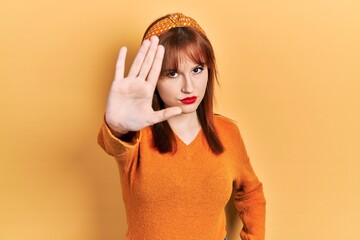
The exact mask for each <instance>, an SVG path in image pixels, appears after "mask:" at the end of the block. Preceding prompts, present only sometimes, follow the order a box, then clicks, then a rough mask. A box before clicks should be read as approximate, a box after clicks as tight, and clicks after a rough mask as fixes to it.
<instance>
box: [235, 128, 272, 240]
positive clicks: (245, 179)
mask: <svg viewBox="0 0 360 240" xmlns="http://www.w3.org/2000/svg"><path fill="white" fill-rule="evenodd" d="M238 131H239V130H238V129H237V132H238ZM238 134H239V135H238V137H239V138H238V139H239V142H238V144H239V145H240V146H239V149H241V151H240V159H238V160H237V161H238V168H237V171H238V179H236V180H235V182H234V200H235V206H236V208H237V210H238V212H239V216H240V219H241V220H242V222H243V228H242V230H241V232H240V237H241V239H242V240H263V239H264V238H265V205H266V201H265V197H264V193H263V187H262V183H261V182H260V181H259V179H258V178H257V176H256V174H255V172H254V170H253V168H252V166H251V163H250V160H249V157H248V155H247V153H246V150H245V146H244V143H243V141H242V138H241V136H240V133H239V132H238Z"/></svg>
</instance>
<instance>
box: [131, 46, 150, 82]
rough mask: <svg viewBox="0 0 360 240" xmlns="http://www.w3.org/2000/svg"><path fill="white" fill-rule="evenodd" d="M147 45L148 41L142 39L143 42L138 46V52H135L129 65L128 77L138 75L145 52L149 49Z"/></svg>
mask: <svg viewBox="0 0 360 240" xmlns="http://www.w3.org/2000/svg"><path fill="white" fill-rule="evenodd" d="M149 47H150V41H149V40H144V41H143V43H142V44H141V47H140V49H139V51H138V53H137V54H136V57H135V59H134V62H133V63H132V65H131V67H130V71H129V77H137V76H138V74H139V72H140V69H141V66H142V64H143V62H144V59H145V56H146V53H147V52H148V50H149Z"/></svg>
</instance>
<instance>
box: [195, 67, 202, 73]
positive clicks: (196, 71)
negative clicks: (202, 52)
mask: <svg viewBox="0 0 360 240" xmlns="http://www.w3.org/2000/svg"><path fill="white" fill-rule="evenodd" d="M203 70H204V68H202V67H196V68H194V70H193V72H194V73H196V74H199V73H201V72H202V71H203Z"/></svg>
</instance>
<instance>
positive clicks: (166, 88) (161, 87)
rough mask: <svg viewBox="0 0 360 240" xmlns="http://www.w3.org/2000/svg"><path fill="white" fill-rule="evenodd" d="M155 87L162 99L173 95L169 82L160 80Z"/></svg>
mask: <svg viewBox="0 0 360 240" xmlns="http://www.w3.org/2000/svg"><path fill="white" fill-rule="evenodd" d="M156 89H157V91H158V93H159V95H160V97H161V99H162V100H163V101H164V100H165V99H167V98H169V96H171V95H173V88H172V87H171V84H168V83H164V82H161V83H158V84H157V86H156Z"/></svg>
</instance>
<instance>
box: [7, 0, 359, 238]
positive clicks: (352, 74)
mask: <svg viewBox="0 0 360 240" xmlns="http://www.w3.org/2000/svg"><path fill="white" fill-rule="evenodd" d="M0 9H1V10H0V12H1V14H0V84H1V85H0V109H1V118H0V239H4V240H20V239H36V240H38V239H44V240H45V239H51V240H57V239H59V240H60V239H61V240H63V239H69V240H100V239H109V240H110V239H114V240H115V239H124V233H125V231H126V219H125V214H124V209H123V204H122V200H121V189H120V182H119V176H118V172H117V168H116V164H115V161H114V160H113V159H112V158H111V157H109V156H107V155H106V154H105V153H104V152H103V151H102V150H101V149H100V148H99V147H98V146H97V143H96V135H97V132H98V129H99V126H100V124H101V122H102V119H103V113H104V109H105V102H106V96H107V91H108V89H109V86H110V84H111V81H112V78H113V75H114V66H115V60H116V57H117V53H118V50H119V48H120V46H122V45H126V46H128V48H129V56H128V57H129V58H128V60H129V61H128V62H129V63H130V60H131V59H132V58H133V57H134V54H135V52H136V50H137V47H138V46H139V44H140V39H141V37H142V34H143V32H144V30H145V29H146V27H147V25H148V24H149V23H150V22H152V21H153V20H154V19H156V18H157V17H159V16H162V15H164V14H166V13H169V12H176V11H180V12H183V13H185V14H187V15H190V16H192V17H193V18H195V19H196V20H197V21H198V22H199V23H200V25H201V26H202V27H203V28H204V30H205V31H206V32H207V34H208V36H209V38H210V40H211V41H212V43H213V46H214V49H215V53H216V57H217V62H218V69H219V72H220V75H219V80H220V87H219V88H218V89H217V98H216V99H217V100H216V112H218V113H221V114H223V115H225V116H228V117H230V118H232V119H234V120H235V121H236V122H237V124H238V126H239V128H240V130H241V132H242V135H243V138H244V140H245V143H246V146H247V149H248V153H249V155H250V157H251V159H252V163H253V166H254V168H255V170H256V172H257V174H258V176H259V177H260V179H261V180H262V182H263V184H264V188H265V194H266V198H267V202H268V204H267V224H266V228H267V229H266V239H268V240H300V239H301V240H302V239H309V240H310V239H311V240H312V239H314V240H315V239H317V240H318V239H327V240H340V239H341V240H343V239H347V240H358V239H360V232H359V231H358V227H359V222H360V218H359V216H360V205H359V203H360V177H359V175H360V163H359V161H360V154H359V136H360V127H359V125H360V124H359V123H360V44H359V43H360V15H359V12H360V1H358V0H342V1H340V0H337V1H334V0H332V1H331V0H330V1H324V0H294V1H280V0H273V1H243V0H237V1H236V0H233V1H230V0H223V1H217V2H215V1H214V2H211V1H204V0H199V1H197V0H183V1H178V0H176V1H175V0H169V1H162V0H161V1H160V0H153V1H125V0H117V1H115V0H108V1H91V0H90V1H85V0H72V1H70V0H63V1H46V0H34V1H24V0H22V1H21V0H20V1H11V0H2V1H1V3H0ZM214 194H216V193H214ZM199 217H201V216H199ZM139 224H141V223H139ZM234 239H235V238H234ZM237 239H238V238H237Z"/></svg>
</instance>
